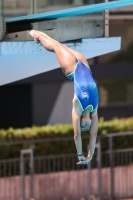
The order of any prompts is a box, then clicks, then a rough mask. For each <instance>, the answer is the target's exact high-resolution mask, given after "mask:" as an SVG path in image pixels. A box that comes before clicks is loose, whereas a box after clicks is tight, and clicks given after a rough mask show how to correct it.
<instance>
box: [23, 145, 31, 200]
mask: <svg viewBox="0 0 133 200" xmlns="http://www.w3.org/2000/svg"><path fill="white" fill-rule="evenodd" d="M25 154H30V164H29V167H30V198H31V199H34V167H33V165H34V158H33V147H32V146H31V148H30V149H24V150H21V152H20V172H21V196H22V200H25V177H24V176H25V168H24V155H25Z"/></svg>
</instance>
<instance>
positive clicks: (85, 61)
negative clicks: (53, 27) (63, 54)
mask: <svg viewBox="0 0 133 200" xmlns="http://www.w3.org/2000/svg"><path fill="white" fill-rule="evenodd" d="M38 33H40V34H42V35H43V36H45V37H46V38H48V39H50V40H52V41H54V42H57V43H59V42H58V41H56V40H54V39H53V38H51V37H50V36H48V35H47V34H46V33H43V32H41V31H38ZM63 46H64V47H66V48H67V49H68V50H69V51H71V52H72V53H73V54H74V55H75V57H76V58H77V60H81V61H82V62H84V63H85V64H86V65H88V61H87V60H86V58H85V57H84V56H83V54H81V53H80V52H78V51H76V50H74V49H72V48H70V47H68V46H65V45H63Z"/></svg>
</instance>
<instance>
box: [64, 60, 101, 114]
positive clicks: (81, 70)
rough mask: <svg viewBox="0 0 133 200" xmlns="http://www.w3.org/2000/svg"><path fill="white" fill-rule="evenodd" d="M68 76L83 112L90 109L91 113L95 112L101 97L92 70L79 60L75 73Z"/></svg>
mask: <svg viewBox="0 0 133 200" xmlns="http://www.w3.org/2000/svg"><path fill="white" fill-rule="evenodd" d="M66 76H67V78H68V79H70V80H72V81H73V82H74V94H75V95H76V97H77V99H78V100H79V103H80V105H81V108H82V110H83V111H84V110H85V109H86V108H88V107H90V111H91V112H93V111H94V110H95V109H96V108H97V106H98V101H99V97H98V90H97V85H96V83H95V81H94V79H93V77H92V73H91V70H90V68H89V67H88V66H87V65H86V64H84V63H83V62H82V61H80V60H78V61H77V64H76V67H75V70H74V72H72V73H70V74H67V75H66Z"/></svg>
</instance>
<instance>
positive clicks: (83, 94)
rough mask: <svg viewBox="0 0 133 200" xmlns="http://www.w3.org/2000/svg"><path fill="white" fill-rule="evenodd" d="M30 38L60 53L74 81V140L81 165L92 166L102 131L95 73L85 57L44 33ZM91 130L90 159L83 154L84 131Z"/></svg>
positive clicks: (66, 69)
mask: <svg viewBox="0 0 133 200" xmlns="http://www.w3.org/2000/svg"><path fill="white" fill-rule="evenodd" d="M30 35H31V36H32V37H33V38H34V39H35V40H37V41H40V42H41V44H42V46H43V47H44V48H45V49H47V50H48V51H52V52H54V53H55V54H56V56H57V59H58V62H59V64H60V66H61V68H62V70H63V72H64V74H65V75H66V77H67V78H68V79H70V80H72V81H73V82H74V97H73V101H72V122H73V128H74V141H75V145H76V149H77V156H78V159H79V162H78V163H77V164H88V163H89V162H90V160H91V159H92V157H93V154H94V150H95V144H96V137H97V130H98V115H97V108H98V100H99V97H98V91H97V86H96V83H95V81H94V80H93V77H92V73H91V70H90V68H89V66H88V62H87V60H86V59H85V57H84V56H83V55H82V54H81V53H79V52H77V51H75V50H73V49H71V48H69V47H67V46H64V45H63V44H61V43H59V42H58V41H56V40H54V39H52V38H51V37H49V36H48V35H46V34H45V33H43V32H40V31H37V30H31V31H30ZM89 127H90V140H89V150H88V154H87V157H85V156H84V154H83V152H82V139H81V131H85V130H87V129H88V128H89Z"/></svg>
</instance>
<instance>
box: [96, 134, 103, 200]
mask: <svg viewBox="0 0 133 200" xmlns="http://www.w3.org/2000/svg"><path fill="white" fill-rule="evenodd" d="M96 147H97V166H98V200H101V199H102V198H101V190H102V186H101V183H102V176H101V165H102V163H101V142H100V137H98V140H97V145H96Z"/></svg>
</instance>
